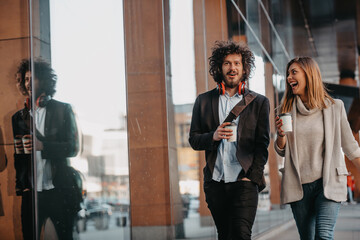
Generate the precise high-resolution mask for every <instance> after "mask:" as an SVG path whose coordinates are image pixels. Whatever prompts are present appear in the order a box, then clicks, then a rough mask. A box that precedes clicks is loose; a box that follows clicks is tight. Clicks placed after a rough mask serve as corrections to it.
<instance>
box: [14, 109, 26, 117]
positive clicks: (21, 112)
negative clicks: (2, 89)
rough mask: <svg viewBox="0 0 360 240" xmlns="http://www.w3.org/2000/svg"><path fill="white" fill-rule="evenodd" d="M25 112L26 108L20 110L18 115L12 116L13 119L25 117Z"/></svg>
mask: <svg viewBox="0 0 360 240" xmlns="http://www.w3.org/2000/svg"><path fill="white" fill-rule="evenodd" d="M23 111H24V108H23V109H20V110H19V111H17V112H16V113H14V114H13V115H12V119H17V118H19V117H21V116H22V115H23Z"/></svg>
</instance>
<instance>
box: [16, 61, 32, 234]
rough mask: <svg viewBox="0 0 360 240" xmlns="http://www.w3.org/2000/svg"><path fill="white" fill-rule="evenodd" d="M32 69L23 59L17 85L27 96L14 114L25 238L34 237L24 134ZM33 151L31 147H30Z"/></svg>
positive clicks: (18, 191) (27, 127)
mask: <svg viewBox="0 0 360 240" xmlns="http://www.w3.org/2000/svg"><path fill="white" fill-rule="evenodd" d="M29 70H30V63H29V60H23V61H21V63H20V64H19V66H18V70H17V73H16V81H17V87H18V89H19V90H20V92H21V94H22V95H24V96H26V99H25V102H24V108H23V109H21V110H19V111H18V112H16V113H15V114H14V115H13V116H12V128H13V136H14V145H15V151H14V167H15V172H16V174H15V188H16V189H15V190H16V195H17V196H21V224H22V233H23V238H24V240H27V239H34V238H35V235H34V234H35V231H34V226H35V224H34V221H35V218H34V205H33V180H32V173H31V172H32V170H31V154H29V152H27V153H26V154H25V152H24V144H23V142H22V138H23V136H26V137H28V136H30V128H31V123H30V99H29V93H28V90H27V89H26V87H25V74H26V73H27V72H29ZM30 151H31V149H30Z"/></svg>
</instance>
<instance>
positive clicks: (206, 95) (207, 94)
mask: <svg viewBox="0 0 360 240" xmlns="http://www.w3.org/2000/svg"><path fill="white" fill-rule="evenodd" d="M216 94H217V95H219V94H218V90H217V88H214V89H212V90H209V91H206V92H203V93H200V94H199V95H198V98H200V99H203V98H210V97H213V96H216Z"/></svg>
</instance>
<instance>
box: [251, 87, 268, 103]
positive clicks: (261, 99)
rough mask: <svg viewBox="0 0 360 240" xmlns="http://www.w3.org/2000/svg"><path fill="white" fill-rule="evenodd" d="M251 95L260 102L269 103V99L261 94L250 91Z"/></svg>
mask: <svg viewBox="0 0 360 240" xmlns="http://www.w3.org/2000/svg"><path fill="white" fill-rule="evenodd" d="M249 93H250V94H251V95H253V96H255V97H256V99H257V100H258V101H269V100H268V98H267V97H266V96H264V95H262V94H260V93H257V92H254V91H251V90H249Z"/></svg>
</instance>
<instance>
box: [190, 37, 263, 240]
mask: <svg viewBox="0 0 360 240" xmlns="http://www.w3.org/2000/svg"><path fill="white" fill-rule="evenodd" d="M212 50H213V51H212V56H211V57H210V58H209V60H210V70H209V72H210V74H211V76H212V77H213V78H214V80H215V82H216V83H217V84H218V87H217V88H215V89H213V90H210V91H208V92H205V93H203V94H200V95H199V96H198V97H197V99H196V101H195V104H194V108H193V113H192V120H191V127H190V138H189V142H190V145H191V146H192V148H193V149H195V150H205V154H206V166H205V168H204V170H203V171H204V191H205V196H206V202H207V204H208V208H209V209H210V211H211V214H212V217H213V219H214V222H215V225H216V228H217V232H218V239H219V240H229V239H232V240H235V239H236V240H238V239H251V230H252V226H253V223H254V220H255V214H256V209H257V203H258V193H259V191H261V190H262V189H264V187H265V181H264V174H263V172H264V165H265V164H266V162H267V158H268V150H267V148H268V145H269V140H270V137H269V132H270V128H269V108H270V105H269V100H268V99H267V98H266V97H265V96H262V95H260V94H257V93H255V92H253V91H250V90H249V89H247V88H246V87H245V84H246V81H247V80H248V79H249V75H250V73H251V71H252V69H253V68H254V55H253V53H252V52H251V51H250V50H249V48H248V47H247V46H246V45H245V44H238V43H235V42H232V41H227V42H225V41H221V42H219V41H218V42H216V43H215V46H214V48H213V49H212Z"/></svg>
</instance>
